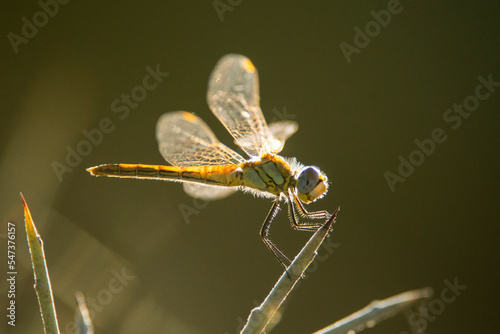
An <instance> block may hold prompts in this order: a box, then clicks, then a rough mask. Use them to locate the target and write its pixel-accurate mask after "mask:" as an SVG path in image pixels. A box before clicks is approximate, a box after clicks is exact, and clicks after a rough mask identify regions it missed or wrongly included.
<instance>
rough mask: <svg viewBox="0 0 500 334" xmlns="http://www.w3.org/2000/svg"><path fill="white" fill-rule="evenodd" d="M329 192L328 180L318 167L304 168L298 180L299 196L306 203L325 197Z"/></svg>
mask: <svg viewBox="0 0 500 334" xmlns="http://www.w3.org/2000/svg"><path fill="white" fill-rule="evenodd" d="M327 191H328V178H327V177H326V175H325V174H323V172H322V171H320V170H319V168H318V167H314V166H308V167H304V168H303V169H302V170H301V171H300V174H299V177H298V179H297V195H298V197H299V199H300V200H301V201H302V202H304V203H311V202H314V201H315V200H317V199H319V198H321V197H323V196H324V195H325V194H326V192H327Z"/></svg>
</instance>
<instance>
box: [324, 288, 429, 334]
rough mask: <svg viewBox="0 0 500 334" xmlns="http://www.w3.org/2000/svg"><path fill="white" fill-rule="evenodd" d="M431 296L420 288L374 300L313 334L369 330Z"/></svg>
mask: <svg viewBox="0 0 500 334" xmlns="http://www.w3.org/2000/svg"><path fill="white" fill-rule="evenodd" d="M432 294H433V291H432V289H431V288H422V289H417V290H411V291H407V292H403V293H400V294H398V295H395V296H392V297H389V298H386V299H383V300H374V301H373V302H371V303H370V304H368V306H366V307H364V308H362V309H361V310H359V311H357V312H355V313H353V314H351V315H350V316H347V317H345V318H344V319H342V320H339V321H337V322H335V323H334V324H332V325H330V326H328V327H325V328H323V329H321V330H319V331H317V332H314V334H340V333H342V334H344V333H348V332H349V333H357V332H360V331H362V330H363V329H365V328H371V327H373V326H375V325H376V324H378V323H379V322H381V321H384V320H386V319H389V318H392V317H393V316H395V315H397V314H399V313H401V312H402V311H405V310H408V309H409V308H410V307H412V306H414V305H415V304H416V303H420V302H422V301H423V300H425V299H429V298H430V297H431V296H432Z"/></svg>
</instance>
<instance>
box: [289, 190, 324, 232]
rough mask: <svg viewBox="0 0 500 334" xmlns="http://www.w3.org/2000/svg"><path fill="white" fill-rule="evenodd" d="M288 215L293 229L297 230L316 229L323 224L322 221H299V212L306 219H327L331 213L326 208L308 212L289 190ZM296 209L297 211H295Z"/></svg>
mask: <svg viewBox="0 0 500 334" xmlns="http://www.w3.org/2000/svg"><path fill="white" fill-rule="evenodd" d="M287 200H288V215H289V216H290V223H291V224H292V227H293V228H294V229H295V230H299V231H313V232H314V231H316V230H317V229H318V228H319V227H321V226H323V224H324V223H323V222H318V223H310V222H300V221H299V214H300V216H301V217H303V218H307V219H328V218H330V217H331V214H330V213H328V211H326V210H322V211H314V212H308V211H307V210H306V208H304V206H303V205H302V203H301V202H300V200H298V199H297V197H296V196H295V195H294V194H292V193H291V192H289V194H288V197H287ZM297 209H298V213H297Z"/></svg>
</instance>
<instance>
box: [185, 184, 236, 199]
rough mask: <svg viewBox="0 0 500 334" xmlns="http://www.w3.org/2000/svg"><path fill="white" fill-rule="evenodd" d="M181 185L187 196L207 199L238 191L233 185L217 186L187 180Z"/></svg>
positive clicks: (223, 196)
mask: <svg viewBox="0 0 500 334" xmlns="http://www.w3.org/2000/svg"><path fill="white" fill-rule="evenodd" d="M183 186H184V191H185V192H186V194H188V195H189V196H191V197H194V198H199V199H203V200H207V201H213V200H216V199H222V198H225V197H227V196H229V195H232V194H234V193H235V192H236V191H238V188H234V187H219V186H212V185H204V184H197V183H187V182H186V183H184V184H183Z"/></svg>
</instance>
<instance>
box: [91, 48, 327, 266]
mask: <svg viewBox="0 0 500 334" xmlns="http://www.w3.org/2000/svg"><path fill="white" fill-rule="evenodd" d="M207 102H208V105H209V107H210V109H211V110H212V112H213V114H214V115H215V116H216V117H217V118H218V119H219V121H220V122H221V123H222V124H223V125H224V126H225V128H226V129H227V130H228V131H229V133H230V134H231V135H232V136H233V138H234V140H235V143H236V145H238V146H239V147H240V148H241V149H242V150H243V151H244V152H245V153H246V154H247V155H248V156H249V159H245V158H243V157H242V156H241V155H240V154H239V153H237V152H235V151H234V150H232V149H231V148H229V147H228V146H226V145H224V144H222V143H221V142H220V141H219V140H218V139H217V137H216V136H215V134H214V133H213V132H212V130H211V129H210V128H209V127H208V125H207V124H206V123H205V122H204V121H203V120H202V119H201V118H200V117H198V116H196V115H195V114H193V113H190V112H186V111H174V112H167V113H165V114H163V115H162V116H161V117H160V119H159V120H158V122H157V125H156V138H157V141H158V145H159V150H160V153H161V155H162V156H163V158H164V159H165V160H166V161H167V162H168V163H170V164H171V166H163V165H145V164H124V163H119V164H103V165H99V166H95V167H92V168H88V169H87V170H88V171H89V172H90V173H91V174H92V175H95V176H108V177H120V178H137V179H152V180H168V181H176V182H182V183H183V187H184V191H185V192H186V193H187V194H188V195H190V196H192V197H195V198H200V199H204V200H215V199H221V198H224V197H227V196H229V195H231V194H233V193H234V192H236V191H238V190H243V191H246V192H249V193H252V194H254V195H255V196H260V197H269V198H272V199H273V203H272V206H271V209H270V210H269V213H268V214H267V216H266V218H265V220H264V223H263V224H262V227H261V229H260V236H261V238H262V240H263V242H264V244H265V245H266V246H267V247H268V248H269V249H270V250H271V252H272V253H273V254H274V256H275V257H276V259H277V260H278V261H279V262H280V264H281V265H282V266H283V267H284V268H285V269H287V265H289V264H290V260H289V259H288V257H287V256H286V255H285V254H284V253H283V252H282V251H281V250H280V249H279V248H278V247H277V246H276V245H275V243H274V242H272V241H271V239H270V238H269V231H270V227H271V223H272V222H273V220H274V219H275V217H276V215H277V214H278V211H279V210H280V203H281V202H286V203H287V204H288V216H289V220H290V223H291V226H292V227H293V228H294V229H295V230H300V231H316V230H317V228H318V227H320V226H322V225H323V223H322V222H318V220H319V219H329V218H330V217H331V214H329V213H328V212H327V211H326V210H323V211H314V212H309V211H307V209H306V208H305V206H304V204H309V203H312V202H314V201H316V200H318V199H320V198H322V197H323V196H324V195H325V194H326V193H327V191H328V186H329V181H328V178H327V176H326V175H325V174H324V173H323V172H322V171H321V170H320V169H319V168H318V167H315V166H304V165H303V164H301V163H299V162H298V161H297V160H296V159H295V158H286V157H282V156H279V155H278V153H279V152H281V150H282V149H283V146H284V144H285V141H286V140H287V139H288V138H290V136H292V135H293V134H294V133H295V132H296V131H297V129H298V124H297V123H296V122H294V121H291V120H281V121H277V122H274V123H270V124H269V125H268V124H267V122H266V120H265V118H264V115H263V113H262V110H261V108H260V95H259V79H258V74H257V70H256V68H255V67H254V65H253V64H252V62H251V61H250V60H249V59H248V58H247V57H245V56H242V55H238V54H228V55H225V56H223V57H222V58H221V59H220V60H219V61H218V63H217V64H216V66H215V68H214V70H213V71H212V73H211V75H210V79H209V82H208V91H207ZM301 219H306V220H312V221H301ZM314 220H316V221H314Z"/></svg>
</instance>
